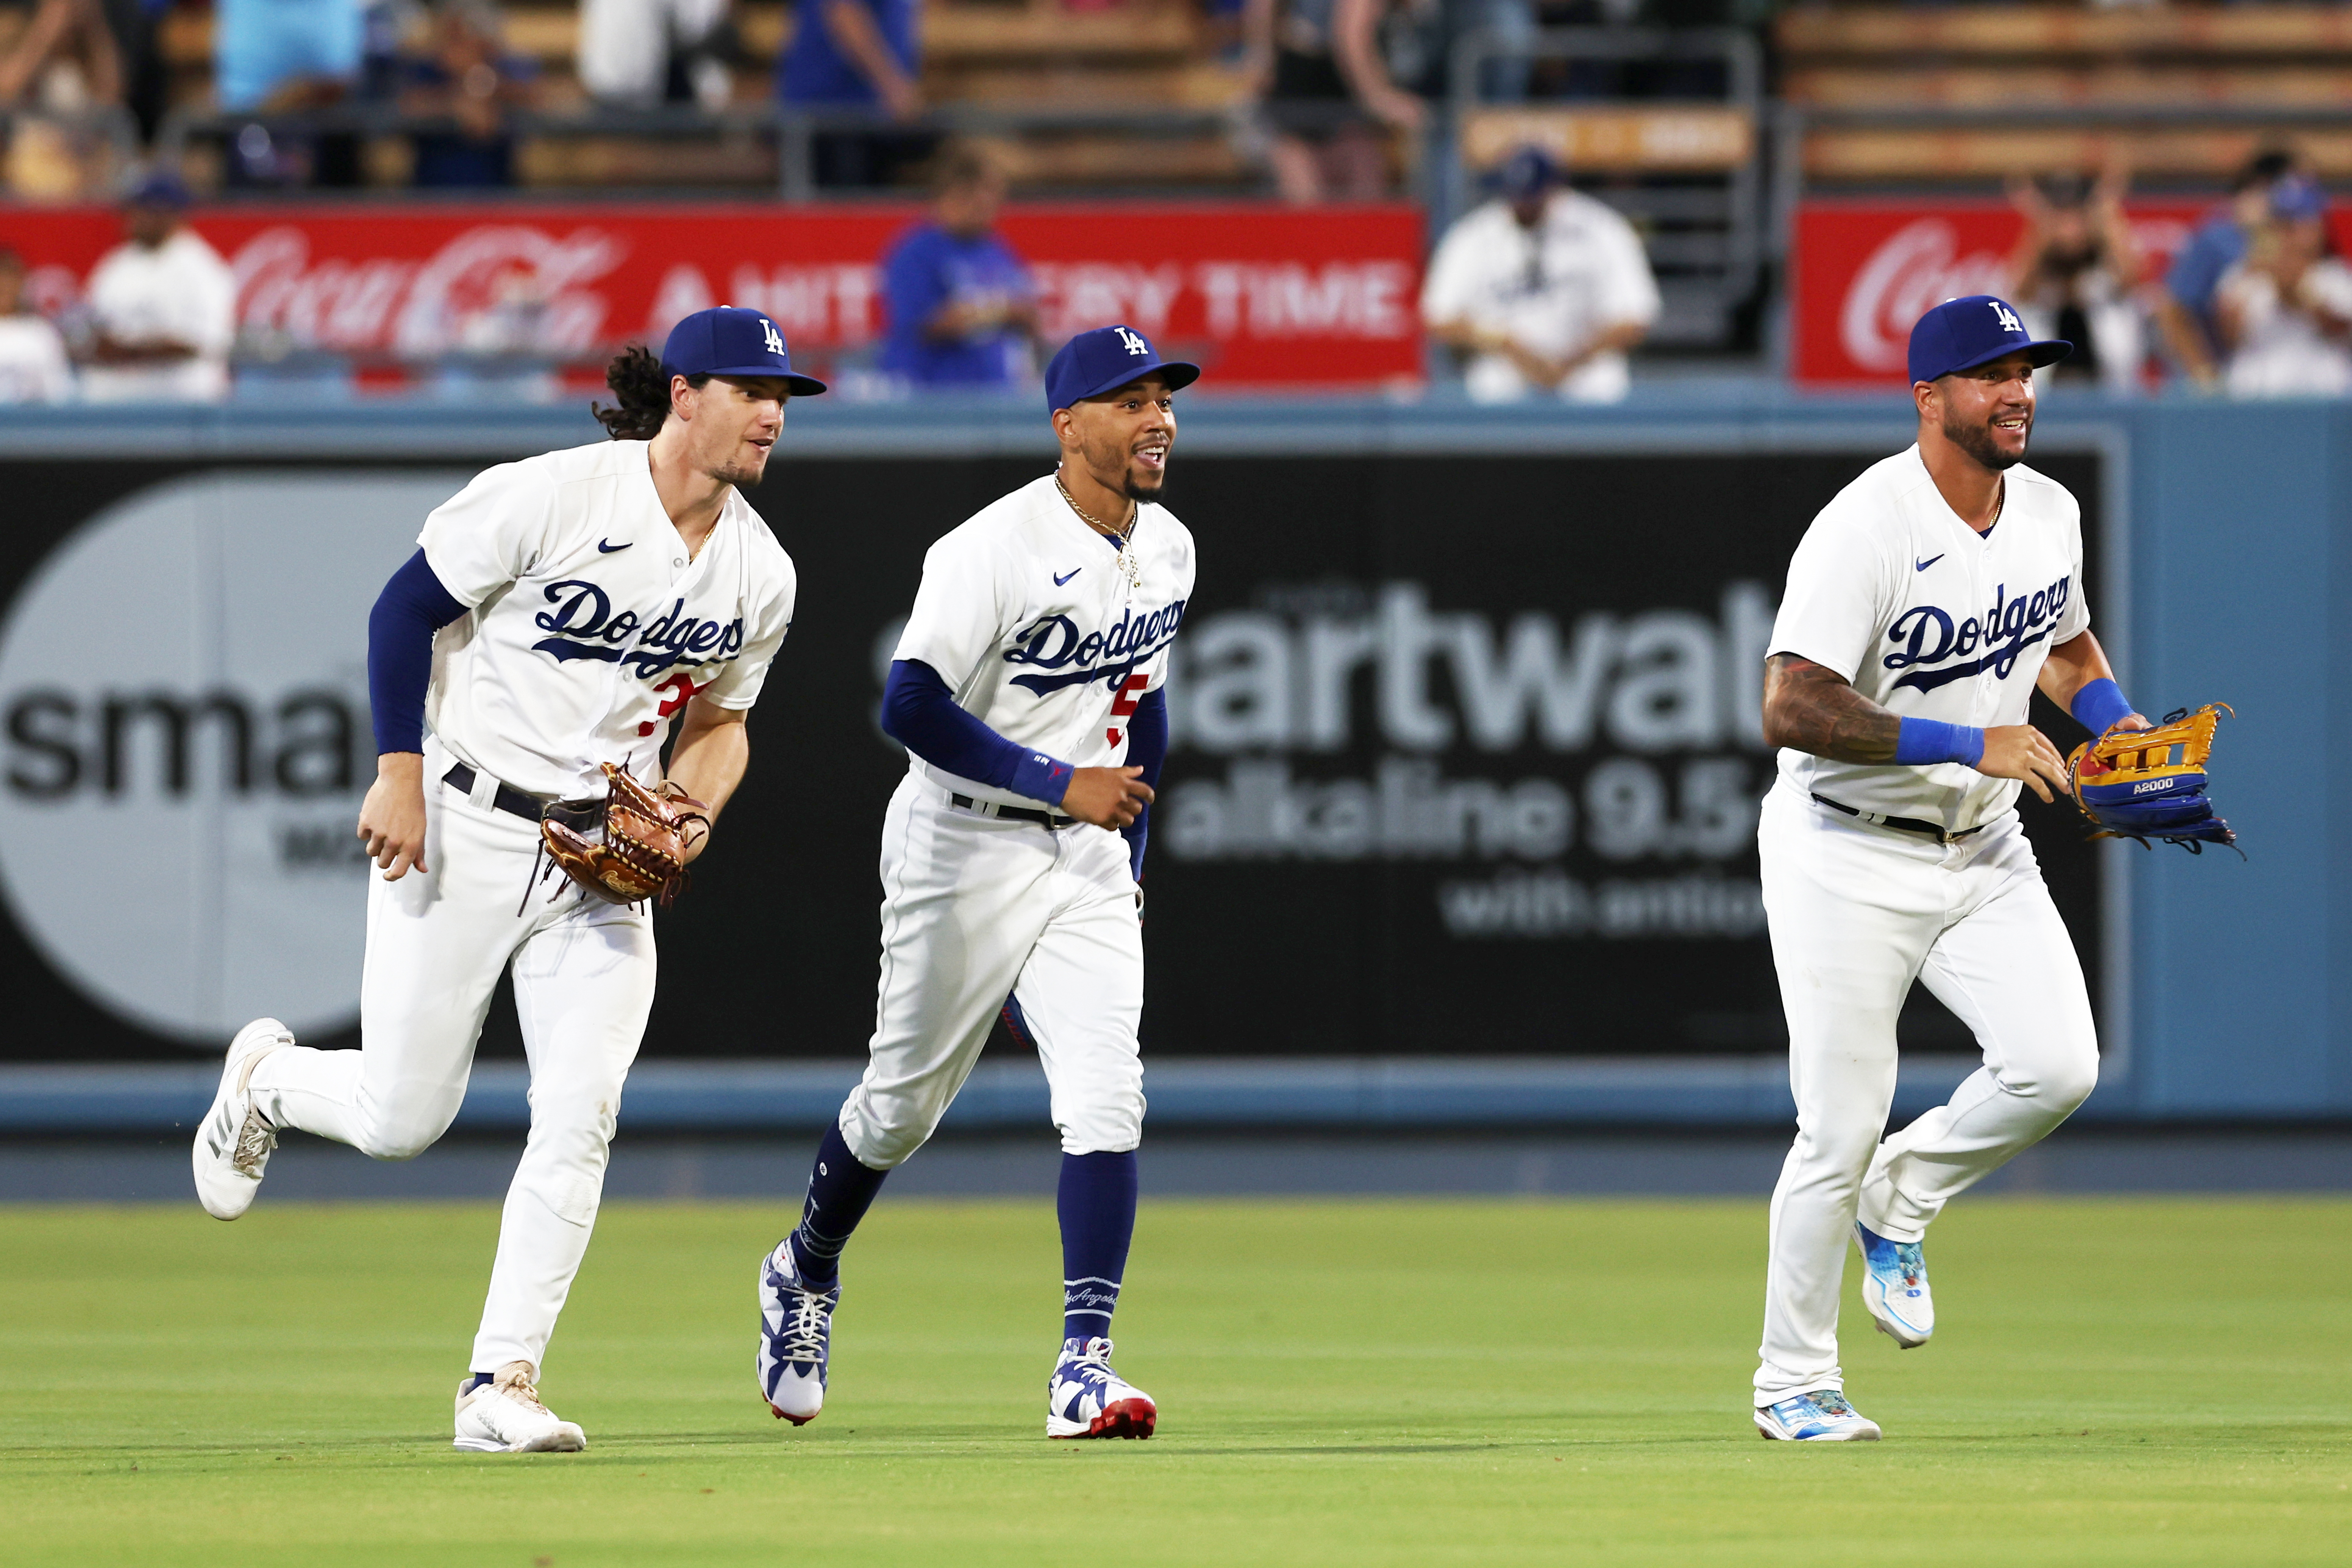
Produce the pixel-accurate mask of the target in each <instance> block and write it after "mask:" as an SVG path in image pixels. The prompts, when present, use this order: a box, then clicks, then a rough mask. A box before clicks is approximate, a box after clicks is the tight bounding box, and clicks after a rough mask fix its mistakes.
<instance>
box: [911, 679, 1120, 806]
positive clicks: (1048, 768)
mask: <svg viewBox="0 0 2352 1568" xmlns="http://www.w3.org/2000/svg"><path fill="white" fill-rule="evenodd" d="M1138 711H1140V710H1138ZM882 732H883V733H884V734H886V735H887V736H889V737H890V738H891V739H892V740H894V741H896V742H898V743H899V744H900V745H902V746H904V747H906V748H907V750H908V751H910V752H914V753H915V755H917V756H919V757H920V758H922V759H923V761H925V762H927V763H930V764H931V766H933V767H935V768H939V769H941V770H943V771H945V772H947V773H953V774H955V775H956V776H957V777H959V778H967V779H970V780H971V781H972V782H973V783H974V784H986V785H988V786H989V787H990V788H991V789H1002V790H1010V791H1012V792H1013V794H1014V795H1026V796H1028V797H1029V798H1030V799H1031V800H1042V801H1045V802H1047V803H1049V804H1051V805H1060V804H1061V803H1062V796H1063V795H1066V794H1067V793H1068V792H1069V788H1070V774H1071V773H1072V771H1073V770H1072V769H1071V767H1070V764H1069V763H1064V762H1056V761H1055V759H1053V758H1052V757H1049V756H1047V755H1045V752H1033V751H1030V750H1029V749H1028V748H1026V747H1024V746H1017V745H1014V744H1013V742H1010V741H1008V740H1006V739H1005V738H1004V737H1003V736H1002V735H1000V734H998V733H997V732H996V731H993V730H992V729H990V728H989V727H988V726H987V725H986V724H983V723H982V722H981V721H979V720H978V719H977V718H974V717H973V716H972V715H971V713H969V712H966V711H965V710H963V709H962V708H961V707H958V706H957V704H956V700H955V694H954V693H953V692H950V690H949V689H948V683H947V682H946V681H945V680H942V679H940V672H939V671H938V670H936V669H933V668H931V667H930V666H929V665H928V664H925V663H924V662H923V661H922V660H921V659H919V658H901V659H894V660H892V661H891V664H890V679H889V681H888V682H887V684H886V685H885V686H884V687H883V689H882Z"/></svg>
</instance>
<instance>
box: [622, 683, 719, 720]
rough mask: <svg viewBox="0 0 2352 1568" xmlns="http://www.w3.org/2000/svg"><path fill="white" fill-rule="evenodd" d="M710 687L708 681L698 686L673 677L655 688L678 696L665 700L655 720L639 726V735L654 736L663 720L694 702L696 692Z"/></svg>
mask: <svg viewBox="0 0 2352 1568" xmlns="http://www.w3.org/2000/svg"><path fill="white" fill-rule="evenodd" d="M710 685H711V683H710V682H709V681H708V680H706V681H704V682H703V683H702V684H701V685H699V686H697V685H696V684H695V683H694V682H693V681H691V680H688V679H687V678H686V677H685V676H683V675H673V676H671V677H670V678H669V679H667V680H665V681H663V682H662V683H661V684H660V685H659V686H656V687H655V688H654V689H655V690H656V691H669V692H674V693H676V695H675V696H671V697H665V698H663V699H662V705H661V710H660V711H659V712H657V713H656V715H655V716H654V717H653V718H651V719H648V720H646V721H645V722H644V723H642V724H640V725H638V726H637V733H638V734H640V735H650V734H652V733H653V732H654V731H656V730H658V729H660V728H661V726H662V721H663V720H665V719H667V718H668V717H670V715H672V714H674V713H676V712H677V710H679V709H681V708H683V707H685V706H686V705H687V704H688V702H691V701H693V700H694V694H695V693H696V692H698V691H708V690H709V689H710Z"/></svg>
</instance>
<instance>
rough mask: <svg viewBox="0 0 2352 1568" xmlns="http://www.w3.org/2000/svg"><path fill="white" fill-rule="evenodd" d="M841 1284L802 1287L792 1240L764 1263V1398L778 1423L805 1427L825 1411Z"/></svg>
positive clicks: (760, 1361) (761, 1359)
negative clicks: (823, 1287)
mask: <svg viewBox="0 0 2352 1568" xmlns="http://www.w3.org/2000/svg"><path fill="white" fill-rule="evenodd" d="M839 1305H841V1282H840V1281H839V1280H837V1279H836V1280H835V1281H834V1283H833V1284H832V1286H831V1287H829V1288H828V1289H823V1290H812V1289H808V1288H807V1287H806V1286H804V1285H803V1284H802V1283H801V1272H800V1263H799V1260H798V1259H797V1258H793V1243H792V1238H791V1237H785V1238H784V1239H783V1240H782V1241H780V1242H778V1243H777V1244H776V1250H775V1251H773V1252H771V1253H770V1254H768V1256H767V1257H765V1258H761V1260H760V1354H759V1359H758V1362H757V1364H756V1370H757V1372H758V1374H759V1378H760V1397H761V1398H762V1399H764V1400H766V1401H767V1402H768V1408H769V1409H771V1410H772V1411H774V1412H775V1413H776V1419H778V1420H779V1421H789V1422H791V1423H792V1424H793V1426H807V1425H808V1424H809V1423H810V1422H812V1421H814V1420H815V1419H816V1415H817V1412H818V1411H820V1410H822V1409H824V1374H825V1363H827V1362H828V1361H829V1360H830V1359H831V1357H832V1353H833V1310H834V1309H835V1307H838V1306H839Z"/></svg>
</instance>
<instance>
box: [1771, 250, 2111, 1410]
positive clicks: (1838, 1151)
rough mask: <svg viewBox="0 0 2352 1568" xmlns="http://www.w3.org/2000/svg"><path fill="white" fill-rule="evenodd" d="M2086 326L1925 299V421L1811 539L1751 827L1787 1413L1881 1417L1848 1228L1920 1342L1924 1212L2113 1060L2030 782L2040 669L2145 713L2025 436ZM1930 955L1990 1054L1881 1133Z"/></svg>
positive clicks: (1777, 633) (2040, 1125)
mask: <svg viewBox="0 0 2352 1568" xmlns="http://www.w3.org/2000/svg"><path fill="white" fill-rule="evenodd" d="M2071 346H2072V345H2070V344H2068V343H2064V342H2055V341H2047V342H2035V341H2032V337H2031V334H2029V333H2028V332H2027V331H2026V330H2025V328H2024V327H2023V325H2022V324H2021V322H2020V321H2019V320H2018V315H2017V312H2016V310H2013V309H2012V308H2011V306H2010V305H2009V304H2008V303H2007V302H2006V301H2004V300H1997V299H1993V298H1991V297H1990V296H1989V295H1982V294H1979V295H1973V296H1970V297H1969V298H1968V299H1963V300H1948V301H1946V302H1945V303H1944V304H1941V305H1939V306H1937V308H1936V309H1934V310H1930V311H1928V312H1927V314H1926V315H1925V316H1923V317H1921V318H1920V320H1919V322H1918V324H1917V325H1916V326H1915V327H1914V328H1913V329H1912V331H1911V348H1910V361H1911V381H1912V387H1911V396H1912V401H1913V402H1914V403H1915V404H1916V405H1917V407H1918V414H1919V440H1918V444H1917V445H1916V446H1915V447H1912V448H1911V449H1910V450H1908V451H1906V452H1904V453H1902V454H1901V455H1900V456H1897V457H1893V458H1887V459H1885V461H1884V462H1880V463H1876V464H1874V465H1873V466H1872V467H1871V468H1868V469H1867V470H1865V471H1864V473H1863V475H1862V477H1861V478H1859V479H1855V480H1854V481H1853V483H1852V484H1850V485H1848V486H1847V487H1846V488H1845V489H1843V491H1841V492H1840V493H1839V494H1838V496H1837V498H1836V499H1835V500H1832V501H1831V502H1830V504H1829V505H1828V506H1826V507H1824V508H1822V511H1821V514H1820V515H1819V516H1818V517H1816V518H1815V519H1814V520H1813V523H1812V526H1811V528H1810V529H1809V530H1807V531H1806V534H1805V537H1804V540H1803V542H1801V543H1800V544H1799V545H1798V546H1797V552H1796V555H1795V558H1794V559H1793V560H1791V561H1790V564H1789V585H1788V592H1787V595H1785V596H1784V597H1783V598H1782V600H1781V603H1780V616H1779V618H1778V620H1777V621H1776V622H1775V623H1774V625H1773V627H1772V640H1771V646H1770V649H1769V656H1768V658H1766V661H1765V677H1764V731H1765V734H1766V736H1767V738H1768V739H1769V740H1770V741H1771V742H1772V743H1773V744H1775V745H1778V746H1780V748H1782V749H1781V752H1780V777H1779V780H1778V782H1777V783H1776V784H1775V786H1774V787H1773V788H1772V790H1771V791H1770V792H1769V794H1768V795H1766V797H1765V800H1764V806H1763V817H1762V821H1761V824H1760V826H1759V828H1758V830H1757V842H1758V844H1759V848H1760V850H1761V855H1762V863H1763V880H1764V908H1765V912H1766V915H1767V917H1768V919H1769V923H1770V928H1771V933H1772V958H1773V963H1774V965H1775V966H1776V968H1777V969H1778V970H1779V973H1780V997H1781V1004H1782V1005H1783V1006H1784V1007H1785V1008H1786V1010H1787V1013H1788V1019H1789V1080H1790V1087H1791V1089H1793V1090H1794V1091H1795V1094H1796V1100H1797V1142H1796V1146H1795V1147H1794V1148H1793V1149H1791V1150H1790V1152H1789V1159H1788V1163H1787V1164H1786V1165H1785V1166H1784V1167H1783V1168H1782V1170H1781V1173H1780V1185H1779V1187H1778V1188H1777V1189H1775V1191H1774V1192H1773V1194H1772V1218H1771V1258H1770V1264H1769V1274H1768V1279H1767V1284H1766V1288H1765V1309H1764V1342H1763V1350H1762V1365H1761V1366H1760V1367H1759V1370H1758V1372H1757V1373H1756V1425H1757V1426H1758V1428H1759V1430H1760V1431H1761V1432H1762V1433H1763V1435H1764V1436H1767V1437H1777V1438H1793V1439H1798V1440H1802V1441H1830V1442H1835V1441H1842V1440H1847V1439H1853V1438H1874V1437H1876V1436H1879V1429H1878V1426H1877V1425H1876V1424H1875V1423H1874V1422H1872V1421H1869V1420H1867V1419H1865V1418H1864V1416H1863V1415H1861V1414H1860V1413H1859V1412H1857V1411H1856V1410H1855V1409H1854V1408H1853V1405H1851V1404H1849V1403H1847V1401H1846V1398H1845V1394H1844V1392H1843V1388H1844V1383H1843V1377H1842V1375H1841V1373H1840V1371H1839V1367H1838V1354H1837V1315H1838V1292H1839V1288H1840V1284H1841V1280H1842V1277H1843V1262H1844V1251H1845V1247H1846V1242H1847V1239H1848V1237H1852V1239H1853V1242H1854V1244H1855V1245H1856V1246H1857V1247H1859V1248H1860V1249H1861V1252H1862V1257H1863V1266H1864V1270H1865V1274H1864V1283H1863V1300H1864V1303H1865V1304H1866V1305H1867V1307H1868V1308H1869V1310H1870V1314H1871V1316H1872V1317H1873V1318H1874V1319H1875V1320H1876V1321H1877V1324H1878V1327H1879V1328H1880V1330H1881V1331H1884V1332H1885V1333H1886V1334H1888V1335H1890V1336H1892V1337H1893V1339H1894V1340H1895V1343H1896V1344H1898V1345H1901V1346H1903V1347H1905V1348H1906V1349H1908V1348H1911V1347H1915V1346H1917V1345H1922V1344H1925V1343H1926V1342H1927V1337H1928V1336H1929V1335H1930V1334H1932V1333H1933V1332H1934V1331H1935V1327H1936V1319H1935V1310H1934V1307H1933V1305H1932V1301H1931V1299H1930V1297H1929V1295H1928V1292H1927V1262H1926V1260H1925V1258H1923V1256H1922V1254H1921V1251H1920V1238H1921V1237H1924V1236H1925V1235H1926V1234H1927V1225H1928V1222H1929V1221H1931V1220H1933V1219H1934V1218H1935V1217H1936V1215H1937V1213H1938V1212H1939V1211H1941V1210H1942V1208H1943V1206H1944V1205H1945V1204H1946V1203H1948V1201H1950V1199H1951V1198H1952V1197H1953V1196H1954V1195H1955V1194H1958V1193H1960V1192H1963V1191H1965V1190H1966V1189H1967V1188H1968V1187H1969V1184H1972V1183H1974V1182H1976V1181H1978V1180H1979V1179H1980V1178H1982V1177H1983V1176H1984V1175H1985V1174H1987V1173H1989V1172H1991V1171H1994V1170H1997V1169H1999V1168H2000V1165H2001V1164H2002V1163H2004V1162H2006V1161H2007V1160H2009V1159H2010V1158H2011V1157H2012V1156H2014V1155H2015V1154H2017V1153H2018V1152H2020V1151H2021V1150H2023V1149H2026V1148H2030V1147H2031V1146H2032V1144H2034V1143H2035V1142H2039V1141H2040V1140H2041V1139H2042V1138H2043V1137H2044V1136H2045V1135H2047V1134H2048V1133H2049V1131H2051V1130H2052V1129H2053V1128H2054V1127H2056V1126H2057V1125H2058V1124H2059V1123H2060V1122H2061V1121H2064V1120H2065V1119H2066V1117H2067V1115H2068V1114H2069V1113H2070V1112H2072V1111H2073V1110H2074V1108H2075V1107H2076V1106H2077V1105H2080V1104H2081V1103H2082V1102H2083V1100H2084V1096H2086V1095H2088V1094H2089V1093H2090V1092H2091V1086H2092V1083H2093V1082H2094V1080H2095V1079H2096V1077H2097V1075H2098V1047H2097V1041H2096V1039H2095V1037H2094V1034H2093V1029H2092V1022H2091V1005H2090V999H2089V997H2088V996H2087V995H2086V994H2085V993H2084V985H2083V971H2082V967H2081V965H2080V964H2079V963H2076V961H2075V957H2074V944H2073V943H2072V942H2070V941H2069V940H2068V937H2067V934H2066V928H2065V926H2064V925H2063V922H2061V921H2060V920H2059V918H2058V911H2057V910H2056V908H2055V907H2053V905H2052V903H2051V901H2050V893H2049V889H2047V888H2046V887H2044V886H2043V884H2042V873H2041V868H2039V867H2038V866H2037V865H2036V864H2035V862H2034V858H2033V849H2032V846H2031V845H2030V844H2028V843H2027V842H2026V837H2025V835H2024V833H2023V831H2022V830H2021V828H2020V827H2019V825H2018V819H2017V813H2016V810H2015V809H2014V806H2015V802H2016V799H2017V792H2018V788H2019V785H2020V784H2024V785H2026V786H2028V787H2030V788H2032V791H2033V792H2034V793H2035V794H2036V795H2040V796H2041V797H2042V799H2043V800H2050V799H2052V798H2053V794H2052V792H2053V790H2054V791H2063V790H2064V789H2065V788H2066V782H2065V780H2066V773H2065V764H2064V763H2063V761H2062V760H2061V758H2060V756H2059V754H2058V752H2057V751H2056V749H2055V748H2054V747H2053V746H2052V745H2051V743H2050V742H2049V741H2047V740H2046V739H2044V738H2043V737H2042V734H2041V733H2040V732H2039V731H2036V730H2034V729H2033V727H2032V725H2030V724H2028V723H2027V722H2026V713H2027V706H2028V702H2029V700H2030V699H2031V697H2032V691H2033V689H2034V688H2035V687H2036V686H2039V687H2040V688H2041V689H2042V690H2043V691H2044V692H2046V693H2048V694H2049V696H2050V698H2051V699H2052V700H2053V701H2055V702H2057V703H2058V704H2059V706H2061V707H2063V708H2066V709H2067V710H2069V711H2071V712H2072V713H2073V714H2074V717H2075V718H2077V719H2078V720H2080V721H2082V722H2083V723H2084V724H2086V725H2088V726H2089V727H2090V729H2091V731H2092V732H2093V733H2094V734H2097V733H2101V732H2104V731H2106V730H2108V729H2110V728H2112V727H2114V726H2116V725H2124V726H2127V727H2129V728H2133V729H2144V728H2146V727H2147V721H2146V720H2144V719H2142V718H2140V716H2139V715H2138V714H2137V713H2135V712H2133V711H2132V707H2131V704H2130V703H2129V702H2127V701H2126V700H2124V697H2123V695H2122V693H2121V692H2120V691H2118V690H2117V689H2116V682H2115V679H2114V676H2113V672H2112V671H2111V670H2110V669H2109V668H2108V667H2107V660H2106V657H2105V655H2104V654H2103V653H2101V652H2100V650H2099V643H2098V639H2097V638H2096V637H2093V636H2092V635H2091V631H2090V624H2091V614H2090V606H2089V605H2087V604H2086V603H2085V602H2084V596H2083V537H2082V512H2081V509H2080V508H2079V507H2078V506H2077V505H2076V504H2075V501H2074V497H2073V496H2071V495H2068V494H2067V493H2066V491H2065V490H2064V489H2062V488H2061V487H2060V486H2058V485H2056V484H2054V483H2053V482H2052V481H2051V480H2050V479H2045V478H2044V477H2043V476H2042V475H2040V474H2037V473H2035V472H2034V471H2033V470H2032V469H2031V468H2026V467H2024V466H2023V465H2022V463H2021V458H2024V456H2025V448H2026V444H2027V442H2028V441H2029V440H2030V439H2031V437H2032V433H2033V397H2034V393H2033V373H2034V371H2035V370H2036V369H2038V368H2040V367H2042V366H2044V365H2048V364H2052V363H2055V362H2056V361H2058V360H2060V359H2063V357H2065V355H2066V354H2067V353H2069V352H2070V350H2071ZM1914 979H1920V980H1924V981H1925V982H1926V983H1927V988H1928V990H1930V991H1931V992H1933V993H1934V994H1935V995H1936V997H1937V1000H1939V1001H1941V1002H1942V1003H1943V1004H1944V1005H1946V1006H1947V1007H1949V1008H1950V1009H1951V1010H1952V1012H1953V1013H1954V1014H1955V1015H1957V1016H1958V1017H1959V1018H1960V1019H1961V1021H1962V1022H1964V1023H1966V1024H1967V1025H1968V1026H1969V1028H1970V1029H1972V1030H1974V1031H1975V1033H1976V1037H1977V1041H1978V1044H1979V1046H1981V1047H1982V1048H1983V1051H1984V1066H1983V1067H1982V1068H1980V1069H1979V1070H1978V1071H1977V1072H1976V1073H1974V1074H1972V1075H1971V1076H1970V1077H1969V1079H1968V1080H1967V1081H1966V1082H1965V1083H1963V1084H1961V1085H1960V1087H1959V1089H1958V1090H1957V1091H1955V1092H1954V1094H1953V1096H1952V1098H1951V1100H1950V1102H1949V1103H1948V1104H1946V1105H1943V1106H1941V1107H1939V1108H1937V1109H1936V1110H1931V1111H1929V1112H1927V1114H1926V1115H1924V1116H1922V1117H1920V1118H1919V1119H1918V1120H1917V1121H1914V1122H1912V1123H1911V1124H1910V1126H1908V1127H1906V1128H1905V1129H1904V1130H1903V1131H1901V1132H1898V1133H1896V1134H1895V1135H1894V1136H1893V1137H1891V1138H1886V1139H1885V1140H1884V1141H1882V1140H1881V1137H1880V1134H1881V1133H1882V1132H1883V1131H1885V1126H1886V1117H1887V1110H1888V1108H1889V1106H1890V1104H1891V1102H1892V1100H1893V1096H1894V1091H1895V1014H1896V1013H1897V1012H1898V1011H1899V1010H1900V1009H1901V1007H1902V1005H1903V1000H1904V997H1905V996H1906V994H1908V993H1909V991H1910V989H1911V983H1912V981H1913V980H1914Z"/></svg>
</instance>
